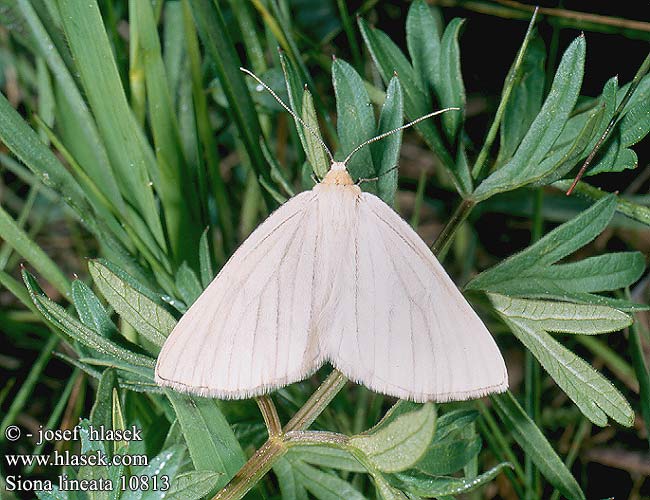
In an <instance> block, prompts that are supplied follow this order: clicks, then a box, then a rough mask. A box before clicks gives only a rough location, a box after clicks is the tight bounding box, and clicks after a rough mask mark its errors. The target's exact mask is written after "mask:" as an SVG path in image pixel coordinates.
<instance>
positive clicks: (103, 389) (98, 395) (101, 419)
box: [90, 368, 118, 429]
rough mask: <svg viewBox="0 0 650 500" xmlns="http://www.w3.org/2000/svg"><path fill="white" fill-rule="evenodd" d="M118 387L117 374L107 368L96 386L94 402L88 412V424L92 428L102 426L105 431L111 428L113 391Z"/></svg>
mask: <svg viewBox="0 0 650 500" xmlns="http://www.w3.org/2000/svg"><path fill="white" fill-rule="evenodd" d="M116 387H118V385H117V374H116V372H115V370H114V369H113V368H107V369H106V370H104V373H102V377H101V378H100V379H99V384H97V391H96V392H95V402H94V404H93V407H92V409H91V410H90V422H91V423H92V424H93V427H95V428H99V426H100V425H103V426H104V428H105V429H112V428H113V389H115V388H116Z"/></svg>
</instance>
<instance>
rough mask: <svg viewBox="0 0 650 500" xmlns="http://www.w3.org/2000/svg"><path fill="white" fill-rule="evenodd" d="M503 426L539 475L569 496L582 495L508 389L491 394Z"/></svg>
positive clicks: (575, 499)
mask: <svg viewBox="0 0 650 500" xmlns="http://www.w3.org/2000/svg"><path fill="white" fill-rule="evenodd" d="M490 398H491V399H492V402H493V403H494V406H495V409H496V411H497V413H498V414H499V417H500V418H501V421H502V422H503V424H504V426H505V427H506V428H507V429H509V430H510V432H511V433H512V436H513V437H514V438H515V440H516V441H517V443H518V444H519V446H521V448H522V449H523V450H524V452H525V453H526V454H527V455H528V456H530V458H531V460H532V461H533V463H534V464H535V465H536V466H537V468H538V469H539V471H540V472H541V473H542V475H543V476H544V477H545V478H546V479H547V480H548V482H549V483H551V484H552V485H553V486H554V487H555V488H557V489H558V490H559V491H560V492H561V493H562V494H563V495H564V496H566V497H567V499H569V500H584V498H585V495H584V493H583V492H582V490H581V489H580V486H579V485H578V483H577V482H576V480H575V478H574V477H573V475H571V472H570V471H569V469H567V467H566V465H564V463H563V462H562V460H561V459H560V457H559V456H558V455H557V453H555V450H554V449H553V447H552V446H551V445H550V443H549V442H548V441H547V439H546V438H545V437H544V434H542V431H540V430H539V427H537V425H535V423H534V422H533V421H532V420H531V419H530V417H529V416H528V415H527V414H526V412H525V411H524V410H523V408H522V407H521V406H520V405H519V403H518V402H517V400H516V399H515V398H514V396H513V395H512V393H511V392H510V391H506V392H505V393H503V394H496V395H493V396H491V397H490Z"/></svg>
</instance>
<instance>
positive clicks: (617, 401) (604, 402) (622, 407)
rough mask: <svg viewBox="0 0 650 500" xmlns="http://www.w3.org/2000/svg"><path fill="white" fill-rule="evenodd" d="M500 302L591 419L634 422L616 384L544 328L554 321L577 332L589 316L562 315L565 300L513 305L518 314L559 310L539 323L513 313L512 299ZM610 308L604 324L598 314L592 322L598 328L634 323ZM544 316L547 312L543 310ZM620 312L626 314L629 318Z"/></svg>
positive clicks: (522, 338)
mask: <svg viewBox="0 0 650 500" xmlns="http://www.w3.org/2000/svg"><path fill="white" fill-rule="evenodd" d="M521 302H530V304H526V305H523V306H522V305H521ZM497 303H498V304H499V306H500V307H501V308H502V309H505V312H503V311H502V310H500V309H499V308H497V311H498V312H499V315H500V316H501V318H502V319H503V320H504V321H505V323H506V324H507V325H508V327H509V328H510V330H511V331H512V333H513V334H514V335H515V336H516V337H517V338H518V339H519V340H520V341H521V342H522V343H523V344H524V345H525V346H526V347H527V348H528V350H530V352H531V353H532V354H533V355H534V356H535V357H536V358H537V359H538V361H539V362H540V363H541V364H542V366H543V367H544V369H545V370H546V371H547V372H548V373H549V375H551V377H553V380H555V382H556V383H557V384H558V385H559V386H560V387H561V388H562V390H563V391H564V392H565V393H566V394H567V396H569V397H570V398H571V399H572V400H573V402H574V403H575V404H576V405H577V406H578V408H579V409H580V411H581V412H582V413H583V414H584V415H585V416H586V417H587V418H588V419H589V420H591V421H592V422H593V423H595V424H596V425H600V426H601V427H603V426H605V425H607V417H608V416H609V417H611V418H612V419H614V420H616V421H617V422H618V423H620V424H622V425H625V426H628V427H629V426H631V425H632V423H633V422H634V411H633V410H632V408H631V407H630V404H629V403H628V402H627V400H626V399H625V398H624V397H623V395H622V394H621V393H620V392H619V391H618V390H617V389H616V388H615V387H614V385H613V384H612V383H611V382H610V381H609V380H607V379H606V378H605V377H603V376H602V375H601V374H600V373H598V372H597V371H596V370H594V369H593V368H592V367H591V366H590V365H588V364H587V363H586V362H585V361H584V360H583V359H582V358H579V357H578V356H576V355H575V354H574V353H573V352H571V351H569V350H568V349H567V348H566V347H564V346H563V345H562V344H560V343H559V342H557V341H556V340H555V339H553V337H551V336H550V335H549V334H548V333H546V331H545V329H544V326H545V325H549V324H550V325H549V326H551V327H552V328H553V329H555V330H559V331H569V332H573V331H575V330H579V328H580V326H581V325H585V324H587V325H588V324H589V323H590V321H589V319H586V320H581V319H578V318H571V317H568V318H567V317H564V318H562V317H560V314H561V313H566V312H567V311H566V308H565V307H562V306H563V304H560V305H558V304H554V303H544V302H542V301H518V302H517V303H515V304H514V305H513V312H514V313H515V314H517V313H519V312H520V311H521V310H524V311H525V310H526V309H528V310H529V311H530V310H531V309H532V313H533V314H532V315H533V316H535V313H534V311H535V308H537V309H538V310H540V311H541V310H544V309H546V310H547V311H548V310H550V311H553V310H555V311H557V312H558V313H560V314H557V315H554V314H553V313H552V312H551V314H549V315H548V317H543V319H542V320H541V321H540V322H539V324H538V323H537V322H536V321H535V319H534V318H533V319H529V318H525V317H524V319H521V318H519V317H517V316H514V317H511V316H509V315H508V312H509V308H508V306H507V304H508V299H505V298H497ZM558 306H559V307H558ZM584 307H589V306H584ZM593 307H596V306H593ZM610 311H611V312H612V314H611V315H610V317H605V318H602V319H600V324H598V322H599V318H595V320H594V322H593V326H592V328H593V329H594V330H595V329H598V328H605V329H607V330H609V329H610V328H615V329H618V328H617V327H618V326H619V325H622V326H628V325H629V324H630V323H631V318H629V317H627V316H626V315H624V314H623V313H621V312H620V311H616V310H615V309H610ZM542 316H545V315H544V314H542ZM568 316H570V315H568ZM619 316H625V318H620V317H619ZM564 325H566V326H564ZM565 329H566V330H565ZM592 332H593V330H592Z"/></svg>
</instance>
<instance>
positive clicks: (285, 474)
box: [273, 452, 308, 500]
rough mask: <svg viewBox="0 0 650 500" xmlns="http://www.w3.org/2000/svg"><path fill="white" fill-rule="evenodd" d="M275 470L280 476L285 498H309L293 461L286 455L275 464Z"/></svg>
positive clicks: (303, 499) (277, 475) (279, 480)
mask: <svg viewBox="0 0 650 500" xmlns="http://www.w3.org/2000/svg"><path fill="white" fill-rule="evenodd" d="M289 453H291V452H289ZM273 472H275V475H276V477H277V478H278V484H279V485H280V493H281V494H282V499H283V500H308V496H307V490H306V489H305V487H304V486H303V485H302V483H301V482H300V480H299V478H298V477H296V475H297V474H296V471H294V468H293V466H292V462H291V461H289V460H288V459H287V458H286V457H280V458H279V459H278V460H276V462H275V463H274V464H273Z"/></svg>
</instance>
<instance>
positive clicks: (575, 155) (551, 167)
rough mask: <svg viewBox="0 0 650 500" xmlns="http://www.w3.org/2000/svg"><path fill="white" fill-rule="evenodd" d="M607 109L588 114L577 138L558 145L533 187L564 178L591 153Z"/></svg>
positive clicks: (542, 166) (595, 110) (534, 181)
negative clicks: (590, 147) (591, 146)
mask: <svg viewBox="0 0 650 500" xmlns="http://www.w3.org/2000/svg"><path fill="white" fill-rule="evenodd" d="M605 112H606V110H605V108H604V107H596V108H594V109H593V110H592V111H591V112H589V113H588V115H587V119H586V121H585V122H584V124H583V126H582V128H581V129H580V130H579V131H578V134H577V136H576V137H575V138H574V140H573V141H572V142H570V143H569V144H564V145H562V146H560V145H557V144H556V146H555V147H554V148H553V149H552V150H551V151H550V152H549V153H548V156H547V157H546V158H544V159H543V160H542V162H541V163H540V165H539V170H540V171H541V172H544V175H543V176H542V177H541V178H538V179H536V180H533V181H532V182H531V183H530V186H531V187H537V186H544V185H546V184H550V183H552V182H555V181H556V180H557V179H560V178H562V177H564V176H565V175H566V174H567V173H568V172H570V171H571V169H572V168H573V167H574V166H575V165H576V164H577V163H578V161H579V160H580V159H581V158H583V157H585V156H586V155H587V154H589V152H588V151H587V152H585V151H586V150H587V148H588V147H589V144H590V143H591V142H593V139H594V138H595V137H596V136H597V133H598V128H599V126H600V125H601V124H602V122H603V120H604V117H605Z"/></svg>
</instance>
